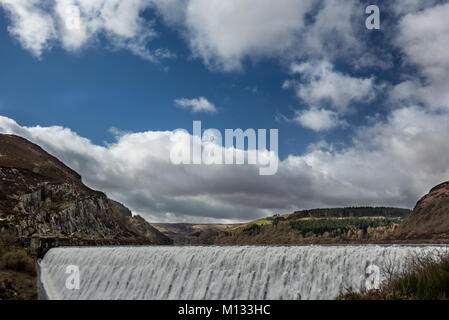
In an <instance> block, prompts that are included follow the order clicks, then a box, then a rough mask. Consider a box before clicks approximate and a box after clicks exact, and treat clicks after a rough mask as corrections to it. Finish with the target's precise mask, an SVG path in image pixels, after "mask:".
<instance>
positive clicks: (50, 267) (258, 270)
mask: <svg viewBox="0 0 449 320" xmlns="http://www.w3.org/2000/svg"><path fill="white" fill-rule="evenodd" d="M442 250H446V249H445V248H443V247H438V246H375V245H368V246H235V247H216V246H212V247H162V246H160V247H157V246H154V247H97V248H90V247H89V248H75V247H72V248H54V249H51V250H50V251H49V252H48V253H47V254H46V255H45V257H44V259H43V260H42V261H40V263H39V280H40V289H39V296H40V298H48V299H157V300H158V299H180V300H184V299H194V300H201V299H220V300H222V299H242V300H247V299H257V300H260V299H276V300H278V299H289V300H291V299H335V298H336V297H337V296H338V295H339V294H340V293H342V292H344V291H345V289H348V288H353V289H354V290H360V289H362V288H364V286H365V283H366V278H367V274H366V272H367V269H370V268H369V266H372V265H375V266H378V267H379V268H380V269H381V270H382V269H383V268H386V267H391V266H395V270H400V269H401V268H403V267H404V264H405V263H406V261H407V259H408V258H410V257H411V256H412V255H416V254H423V253H426V252H436V251H442ZM77 270H79V273H77V272H76V271H77ZM76 281H78V282H79V288H77V286H76ZM73 284H75V286H74V285H73Z"/></svg>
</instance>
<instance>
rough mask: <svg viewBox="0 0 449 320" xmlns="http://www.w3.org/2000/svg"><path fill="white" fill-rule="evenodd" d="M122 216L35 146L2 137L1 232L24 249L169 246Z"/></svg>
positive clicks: (143, 224)
mask: <svg viewBox="0 0 449 320" xmlns="http://www.w3.org/2000/svg"><path fill="white" fill-rule="evenodd" d="M120 211H121V210H120V208H118V206H117V204H116V203H113V202H112V201H111V200H109V199H108V198H107V197H106V195H105V194H104V193H102V192H99V191H94V190H92V189H90V188H88V187H86V186H85V185H84V184H83V182H82V180H81V177H80V175H78V174H77V173H76V172H75V171H73V170H72V169H70V168H68V167H67V166H66V165H64V164H63V163H62V162H60V161H59V160H58V159H56V158H55V157H53V156H51V155H49V154H48V153H47V152H45V151H44V150H43V149H41V148H40V147H39V146H37V145H35V144H33V143H31V142H29V141H27V140H26V139H23V138H21V137H17V136H13V135H0V231H1V232H3V231H6V230H8V231H11V230H12V231H13V232H14V233H15V234H16V236H17V237H18V239H19V240H20V241H21V242H22V243H24V244H25V246H33V243H34V246H36V245H37V246H38V247H42V246H43V243H45V245H46V246H52V245H54V244H52V243H48V242H49V241H50V242H51V241H56V242H58V241H59V243H61V244H64V245H70V244H76V245H83V244H170V243H171V240H170V239H168V238H167V237H165V236H164V235H163V234H161V233H160V232H159V231H157V230H156V229H154V228H153V227H151V226H150V225H149V224H148V223H147V222H145V220H144V219H142V218H140V217H129V216H125V215H123V214H121V213H120ZM49 239H50V240H49ZM51 239H53V240H51ZM36 241H37V243H36ZM38 249H39V248H38ZM40 249H41V248H40Z"/></svg>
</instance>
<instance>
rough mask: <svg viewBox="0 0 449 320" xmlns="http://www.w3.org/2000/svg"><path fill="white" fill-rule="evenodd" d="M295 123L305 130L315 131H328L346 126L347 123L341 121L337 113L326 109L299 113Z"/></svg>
mask: <svg viewBox="0 0 449 320" xmlns="http://www.w3.org/2000/svg"><path fill="white" fill-rule="evenodd" d="M294 121H295V122H297V123H298V124H300V125H301V126H303V127H304V128H308V129H312V130H314V131H326V130H330V129H334V128H335V127H337V126H340V125H345V122H344V121H342V120H340V119H339V117H338V114H337V113H336V112H334V111H332V110H326V109H309V110H305V111H297V112H296V115H295V118H294Z"/></svg>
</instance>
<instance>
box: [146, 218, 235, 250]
mask: <svg viewBox="0 0 449 320" xmlns="http://www.w3.org/2000/svg"><path fill="white" fill-rule="evenodd" d="M152 225H153V226H154V227H155V228H156V229H158V230H159V231H160V232H162V233H163V234H164V235H166V236H167V237H169V238H170V239H172V240H173V241H174V244H176V245H184V244H189V243H190V239H191V238H197V237H199V236H200V235H203V236H204V235H205V234H215V233H217V232H220V231H224V230H227V229H229V228H232V227H233V226H234V225H227V224H192V223H152Z"/></svg>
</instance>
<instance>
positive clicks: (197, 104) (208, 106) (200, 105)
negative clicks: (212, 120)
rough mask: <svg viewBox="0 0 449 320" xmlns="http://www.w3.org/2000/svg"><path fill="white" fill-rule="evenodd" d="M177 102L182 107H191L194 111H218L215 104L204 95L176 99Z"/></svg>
mask: <svg viewBox="0 0 449 320" xmlns="http://www.w3.org/2000/svg"><path fill="white" fill-rule="evenodd" d="M175 104H176V105H177V106H179V107H181V108H185V109H188V108H190V109H191V111H192V112H210V113H215V112H217V108H216V107H215V105H214V104H213V103H212V102H210V101H209V100H207V99H206V98H204V97H199V98H196V99H187V98H181V99H176V100H175Z"/></svg>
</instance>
